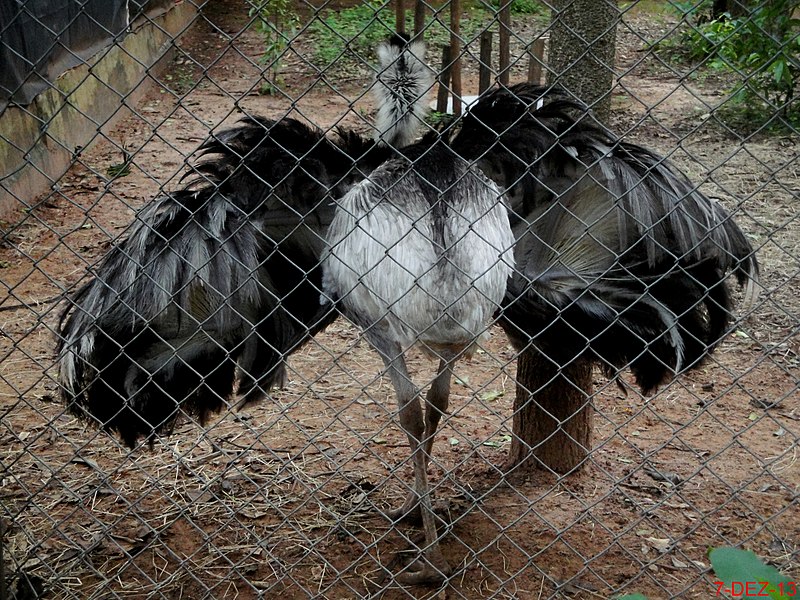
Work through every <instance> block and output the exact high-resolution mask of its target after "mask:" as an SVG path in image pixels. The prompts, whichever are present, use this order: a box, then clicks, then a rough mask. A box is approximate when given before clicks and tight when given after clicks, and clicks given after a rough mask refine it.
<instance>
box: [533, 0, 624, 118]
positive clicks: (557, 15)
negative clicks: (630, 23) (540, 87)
mask: <svg viewBox="0 0 800 600" xmlns="http://www.w3.org/2000/svg"><path fill="white" fill-rule="evenodd" d="M550 5H551V7H552V9H553V11H552V16H551V30H550V52H549V64H548V68H549V82H550V83H551V84H552V83H557V84H559V85H561V86H562V87H564V88H566V89H567V90H569V91H570V92H572V93H573V94H574V95H575V97H577V98H579V99H580V100H582V101H583V102H585V103H586V104H588V105H589V106H591V107H592V108H593V110H594V111H595V114H596V115H597V116H598V117H599V118H600V120H605V118H606V117H607V116H608V111H609V109H610V107H611V88H612V87H613V85H614V51H615V49H616V40H617V33H616V32H617V23H618V22H619V19H620V12H619V8H618V7H617V2H616V0H552V1H551V3H550Z"/></svg>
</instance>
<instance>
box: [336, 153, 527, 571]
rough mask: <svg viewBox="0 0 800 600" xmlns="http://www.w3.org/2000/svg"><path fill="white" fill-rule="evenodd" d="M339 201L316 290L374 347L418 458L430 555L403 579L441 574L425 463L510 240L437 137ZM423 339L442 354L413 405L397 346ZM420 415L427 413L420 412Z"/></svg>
mask: <svg viewBox="0 0 800 600" xmlns="http://www.w3.org/2000/svg"><path fill="white" fill-rule="evenodd" d="M404 155H405V156H404V158H396V159H393V160H390V161H388V162H387V163H385V164H383V165H382V166H381V167H379V168H378V169H376V170H375V171H374V172H373V173H372V175H371V176H370V178H369V179H367V180H365V181H363V182H361V183H360V184H358V185H357V186H355V187H354V188H353V189H352V190H351V191H350V192H348V193H347V194H346V195H345V196H344V197H343V198H342V199H341V200H340V201H339V203H338V207H337V209H336V214H335V216H334V218H333V221H332V223H331V226H330V229H329V231H328V243H329V249H328V250H327V251H326V253H325V254H324V257H323V269H324V276H323V287H324V288H325V292H326V293H327V294H328V296H329V297H330V298H332V299H334V300H336V301H337V305H338V307H339V309H340V310H341V311H342V312H343V314H344V315H346V316H347V317H348V318H349V319H350V320H351V321H353V322H354V323H356V324H358V325H359V326H360V327H361V328H362V329H363V330H364V335H365V336H366V338H367V339H368V340H369V341H370V343H371V344H372V346H373V347H374V348H375V349H376V350H377V351H378V353H379V354H380V356H381V358H382V359H383V361H384V364H385V365H386V368H387V372H388V374H389V377H390V379H391V381H392V384H393V386H394V389H395V393H396V395H397V401H398V407H399V419H400V424H401V426H402V427H403V429H404V431H405V432H406V434H407V435H408V440H409V445H410V447H411V453H412V458H413V464H414V479H415V484H414V492H413V493H412V494H411V495H410V496H409V499H408V500H407V502H406V504H405V506H404V507H403V508H402V509H401V510H400V514H405V513H407V512H410V511H412V510H414V509H415V508H416V507H417V503H418V502H419V510H420V512H421V517H422V521H423V525H424V528H425V535H426V549H425V552H424V555H425V559H424V561H423V562H421V563H420V565H419V568H416V569H412V570H410V572H406V573H404V574H403V575H402V576H400V580H401V581H404V582H406V583H421V582H431V581H438V580H441V579H443V578H444V577H445V576H446V575H447V574H448V573H449V566H448V564H447V562H446V561H445V559H444V556H443V555H442V553H441V550H440V548H439V544H438V539H439V537H438V534H437V531H436V523H435V517H434V515H433V511H432V508H431V501H430V497H429V492H428V484H427V465H428V461H429V459H430V455H431V451H432V446H433V439H434V435H435V433H436V429H437V426H438V422H439V419H440V418H441V416H442V415H443V414H444V412H445V411H446V410H447V404H448V398H449V388H450V379H451V376H452V368H453V364H454V362H455V361H456V360H457V359H459V358H460V357H462V356H464V355H467V356H468V355H470V354H471V353H472V351H473V350H474V347H475V344H476V343H477V341H478V340H479V339H480V337H481V336H482V335H483V334H484V332H485V330H486V328H487V327H488V325H489V324H490V322H491V317H492V315H493V314H494V313H495V312H496V311H497V310H498V308H499V306H500V302H501V301H502V299H503V296H504V294H505V289H506V281H507V279H508V277H509V275H510V274H511V271H512V267H513V257H512V246H513V237H512V234H511V228H510V226H509V223H508V214H507V211H506V208H505V205H504V204H503V201H502V195H501V193H500V191H499V190H498V189H497V187H496V186H495V185H494V184H493V183H492V182H491V181H490V180H489V179H487V178H486V177H485V176H483V175H482V174H481V173H480V172H478V171H477V170H475V169H474V168H471V167H469V166H468V165H467V164H466V163H465V162H464V161H463V159H461V158H460V157H459V156H457V155H456V154H455V153H453V151H452V150H451V149H450V148H449V146H447V144H446V143H445V142H444V141H435V140H434V141H432V142H431V141H429V140H423V142H421V143H419V144H417V145H416V146H412V147H411V148H409V149H406V150H405V152H404ZM417 344H419V345H420V346H421V347H422V348H423V350H424V351H425V352H426V353H427V354H428V355H429V356H431V357H433V358H435V359H437V360H438V361H439V370H438V374H437V376H436V379H435V380H434V382H432V384H431V387H430V390H429V392H428V394H427V397H426V402H425V403H424V407H423V406H421V405H420V399H419V391H418V389H417V388H416V386H415V385H414V384H413V382H412V379H411V376H410V375H409V373H408V370H407V368H406V365H405V358H404V354H405V352H406V351H408V350H409V349H410V348H411V347H412V346H414V345H417ZM423 411H424V415H423Z"/></svg>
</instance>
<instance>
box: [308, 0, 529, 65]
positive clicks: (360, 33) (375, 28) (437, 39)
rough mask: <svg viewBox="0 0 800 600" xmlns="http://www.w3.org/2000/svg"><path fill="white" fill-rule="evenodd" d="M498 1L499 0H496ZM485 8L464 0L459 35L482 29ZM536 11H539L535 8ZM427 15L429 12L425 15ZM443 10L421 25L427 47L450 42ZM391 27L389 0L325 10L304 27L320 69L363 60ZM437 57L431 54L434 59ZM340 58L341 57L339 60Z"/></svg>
mask: <svg viewBox="0 0 800 600" xmlns="http://www.w3.org/2000/svg"><path fill="white" fill-rule="evenodd" d="M498 1H499V0H498ZM514 1H515V3H516V2H519V3H520V5H524V4H525V3H528V4H529V5H532V6H533V5H536V6H540V5H541V3H540V2H536V1H534V0H514ZM486 10H493V9H491V6H490V5H489V4H488V3H487V1H486V0H477V1H476V2H475V3H465V11H466V14H465V15H464V16H463V17H462V20H461V36H462V37H463V38H464V39H466V40H470V39H471V38H472V37H474V36H476V35H477V33H478V32H479V31H481V30H483V29H484V28H485V27H486V26H487V23H489V19H487V15H486V13H485V11H486ZM537 10H539V9H538V8H537ZM428 16H429V17H430V15H428ZM413 19H414V15H413V11H408V13H407V14H406V31H411V30H413ZM447 22H448V19H447V13H446V12H445V13H444V15H439V18H437V19H434V20H429V21H428V22H427V24H426V26H425V42H426V44H427V45H428V48H435V47H436V46H443V45H446V44H448V43H449V41H450V31H449V29H448V28H447ZM394 30H395V11H394V5H393V4H392V3H391V1H390V0H366V1H365V2H364V3H362V4H359V5H357V6H353V7H350V8H344V9H341V10H333V9H330V10H325V11H323V12H322V13H321V14H320V16H319V17H317V18H315V20H314V21H313V22H312V24H311V26H310V27H309V28H308V30H307V31H308V35H309V36H310V38H311V39H312V42H313V44H312V45H313V48H314V50H313V56H312V57H311V59H312V61H313V62H314V63H315V64H316V66H317V67H318V68H320V69H325V68H327V67H328V66H330V65H333V64H336V65H337V67H339V66H347V65H348V63H353V62H361V63H363V62H365V61H366V60H367V58H368V57H371V56H372V53H373V51H374V49H375V46H376V45H377V44H378V43H379V42H380V41H381V40H384V39H386V38H387V37H388V36H389V35H391V34H392V33H394ZM437 58H438V57H432V58H431V60H433V61H435V60H436V59H437ZM341 59H343V60H341Z"/></svg>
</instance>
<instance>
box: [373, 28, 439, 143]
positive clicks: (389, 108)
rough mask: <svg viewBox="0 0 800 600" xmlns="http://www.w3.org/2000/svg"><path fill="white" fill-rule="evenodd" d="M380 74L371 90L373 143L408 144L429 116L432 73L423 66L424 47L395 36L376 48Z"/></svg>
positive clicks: (419, 43) (418, 42)
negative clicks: (375, 110)
mask: <svg viewBox="0 0 800 600" xmlns="http://www.w3.org/2000/svg"><path fill="white" fill-rule="evenodd" d="M377 52H378V60H379V67H378V68H379V72H378V74H377V77H376V82H375V87H374V88H373V91H374V94H375V99H376V102H377V105H378V115H377V118H376V123H375V129H376V133H375V139H376V140H377V141H378V142H379V143H381V144H384V145H387V146H390V147H392V148H402V147H405V146H408V145H409V144H411V143H412V142H413V141H414V139H415V138H416V137H417V136H418V135H419V133H420V132H421V131H422V128H423V125H424V123H425V117H426V115H427V113H428V107H427V104H426V98H427V95H428V92H429V91H430V89H431V87H432V86H433V72H432V71H431V69H430V67H428V65H427V64H426V63H425V44H424V43H423V42H421V41H415V42H410V43H409V42H408V40H407V39H405V38H403V37H401V36H394V37H392V38H391V39H390V40H389V41H387V42H384V43H382V44H380V45H379V46H378V50H377Z"/></svg>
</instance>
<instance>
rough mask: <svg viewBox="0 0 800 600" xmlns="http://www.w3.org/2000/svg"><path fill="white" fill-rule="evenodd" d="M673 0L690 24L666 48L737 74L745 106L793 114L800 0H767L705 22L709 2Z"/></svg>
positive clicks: (736, 97)
mask: <svg viewBox="0 0 800 600" xmlns="http://www.w3.org/2000/svg"><path fill="white" fill-rule="evenodd" d="M673 4H675V5H676V6H677V7H678V8H682V9H683V10H684V11H685V12H684V15H685V19H686V21H687V23H688V27H687V28H685V29H684V30H683V31H682V33H680V34H679V35H678V36H677V37H676V38H673V39H671V40H668V41H666V42H664V43H661V44H660V45H659V46H660V47H661V48H666V49H669V50H670V51H672V52H673V53H677V54H679V55H680V54H682V55H683V58H684V59H686V60H689V61H691V62H693V63H701V64H704V66H706V67H708V68H710V69H713V70H715V71H718V72H724V73H731V74H737V75H738V76H739V77H740V80H739V82H738V83H737V84H736V85H735V86H734V88H733V89H732V90H731V96H732V102H733V103H734V104H737V105H739V108H741V109H747V110H748V111H754V110H755V111H757V112H760V113H761V115H762V117H767V118H768V117H770V116H772V115H773V114H775V113H776V110H780V111H781V113H782V114H783V116H784V117H789V118H791V115H790V114H789V113H790V110H791V100H792V99H793V97H794V91H795V88H796V87H797V85H798V77H800V33H799V31H798V30H799V26H800V20H798V19H794V18H792V13H793V11H794V10H796V9H797V8H798V7H800V0H769V1H766V0H762V1H761V2H760V3H759V4H758V5H757V6H755V7H754V8H752V9H751V10H750V12H749V14H747V15H744V16H736V17H734V16H731V15H730V14H727V13H726V14H723V15H722V16H720V17H719V18H717V19H710V20H706V21H704V22H700V18H699V15H700V13H701V11H702V10H703V9H705V8H707V7H706V6H705V4H706V3H696V2H675V3H673ZM684 5H685V6H684ZM729 108H733V107H729ZM795 110H797V109H795Z"/></svg>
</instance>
